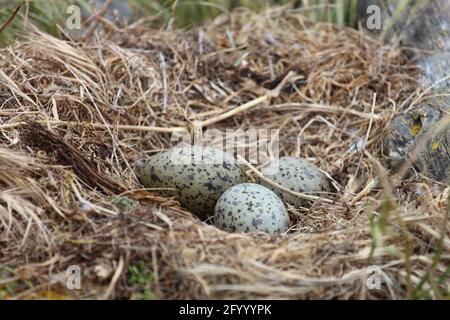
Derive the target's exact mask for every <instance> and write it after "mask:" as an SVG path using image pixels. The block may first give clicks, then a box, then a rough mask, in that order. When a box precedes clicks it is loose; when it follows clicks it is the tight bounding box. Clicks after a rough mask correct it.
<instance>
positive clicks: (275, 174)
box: [258, 157, 330, 207]
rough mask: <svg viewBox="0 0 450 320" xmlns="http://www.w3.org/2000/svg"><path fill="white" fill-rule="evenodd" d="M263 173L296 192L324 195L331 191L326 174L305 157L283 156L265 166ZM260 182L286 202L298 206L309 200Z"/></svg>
mask: <svg viewBox="0 0 450 320" xmlns="http://www.w3.org/2000/svg"><path fill="white" fill-rule="evenodd" d="M261 173H262V174H263V175H264V176H266V177H267V178H269V179H270V180H272V181H274V182H276V183H278V184H280V185H282V186H284V187H286V188H288V189H290V190H292V191H295V192H301V193H305V194H308V195H316V196H319V195H322V196H323V195H324V193H326V192H329V191H330V186H329V183H328V180H327V178H326V176H325V175H324V174H323V173H322V172H320V170H319V168H317V167H316V166H315V165H314V164H312V163H311V162H309V161H306V160H304V159H300V158H295V157H282V158H280V159H278V160H276V161H274V162H272V163H270V164H269V165H268V166H266V167H264V168H263V169H262V170H261ZM258 182H259V183H261V184H262V185H265V186H267V187H268V188H270V189H271V190H273V191H274V192H275V193H276V194H277V195H278V196H280V198H281V199H282V200H283V201H284V202H285V203H289V204H291V205H293V206H296V207H300V206H304V205H305V204H306V203H307V200H305V199H302V198H299V197H296V196H295V195H292V194H289V193H288V192H286V191H282V190H279V189H277V188H275V187H272V186H270V185H269V184H267V183H266V182H264V181H262V180H260V181H258Z"/></svg>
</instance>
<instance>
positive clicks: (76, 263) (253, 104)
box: [0, 9, 450, 299]
mask: <svg viewBox="0 0 450 320" xmlns="http://www.w3.org/2000/svg"><path fill="white" fill-rule="evenodd" d="M90 23H91V24H95V25H97V28H96V29H95V30H94V29H93V28H88V32H86V34H85V35H84V37H83V38H82V39H81V40H79V41H73V40H70V39H68V38H65V39H64V37H62V38H63V39H64V40H62V39H58V38H55V37H53V36H50V35H48V34H44V33H41V32H39V31H36V30H34V31H32V32H30V33H29V34H28V35H27V37H26V38H25V39H24V40H22V41H20V42H17V43H16V44H14V45H13V46H11V47H8V48H5V49H2V50H1V51H0V55H1V59H0V66H1V68H0V81H1V86H0V120H1V121H0V132H1V136H0V172H1V173H0V246H1V250H0V252H1V253H0V292H2V293H3V296H4V297H7V298H22V299H23V298H26V299H29V298H64V299H70V298H104V299H111V298H142V297H144V298H152V297H153V298H165V299H173V298H181V299H183V298H189V299H202V298H214V299H234V298H237V299H247V298H275V299H278V298H282V299H299V298H300V299H303V298H308V299H310V298H320V299H335V298H339V299H361V298H362V299H386V298H389V299H402V298H410V297H426V298H441V297H443V295H445V294H448V288H449V282H448V278H447V275H448V272H449V268H448V264H449V261H450V242H449V240H448V235H449V234H448V230H447V228H448V219H447V218H448V216H447V215H448V209H446V198H447V196H448V188H447V189H445V188H446V187H447V186H445V185H439V184H437V183H433V182H432V181H430V180H427V178H425V177H422V176H421V175H419V174H415V175H413V176H411V177H409V178H408V179H396V178H395V175H393V174H392V173H390V172H389V171H388V170H387V169H385V168H386V166H385V164H384V160H383V159H384V158H383V154H382V149H381V140H382V138H383V135H384V134H385V133H386V130H387V127H388V124H389V123H390V121H391V120H392V118H393V117H394V116H395V115H396V114H397V113H399V112H401V107H402V104H404V102H405V101H409V100H411V99H413V98H414V97H416V96H418V94H420V92H419V91H420V90H419V89H418V84H417V82H416V81H415V78H416V75H417V69H416V68H415V66H414V65H413V64H411V63H410V62H409V60H408V58H407V57H406V55H405V54H404V52H403V51H402V50H401V48H397V47H392V46H384V45H382V44H381V43H379V42H378V41H376V40H374V39H371V38H370V37H367V36H366V35H364V34H363V33H362V32H360V31H357V30H354V29H350V28H338V27H336V26H334V25H331V24H314V23H312V22H310V21H309V20H308V19H307V18H305V17H304V16H302V15H301V13H299V12H298V11H289V10H280V9H271V10H269V11H265V12H264V13H262V14H260V15H258V14H255V13H251V12H249V11H246V10H237V11H235V12H234V13H232V14H225V15H222V16H219V17H218V18H216V19H215V20H214V21H212V22H210V23H208V24H206V25H203V26H201V27H199V28H191V29H188V30H160V29H151V28H149V27H146V26H145V24H144V23H140V22H137V23H135V24H133V25H130V26H128V27H120V26H115V25H112V24H111V23H109V22H107V21H106V20H104V19H102V18H101V17H96V19H94V20H92V21H91V22H90ZM196 123H197V124H198V123H200V125H201V127H202V129H203V130H205V129H207V128H216V129H220V130H225V129H230V128H232V129H237V128H241V129H248V128H265V129H276V130H278V132H279V141H280V155H281V156H287V155H289V156H299V157H302V158H306V159H308V160H310V161H312V162H314V163H315V164H316V165H317V166H319V167H320V168H321V169H322V170H323V171H324V172H326V173H327V175H328V176H329V177H330V178H332V181H333V192H332V194H329V195H327V196H326V197H323V198H322V199H319V200H316V201H314V202H313V203H311V205H310V206H308V207H305V208H293V207H289V213H290V215H291V220H292V221H293V226H292V228H291V229H290V231H289V232H288V233H286V234H283V235H279V236H271V235H266V234H263V233H250V234H232V233H227V232H224V231H222V230H219V229H217V228H216V227H214V226H213V225H212V224H211V223H210V222H209V221H206V222H205V221H201V220H199V219H198V218H197V217H196V216H195V215H193V214H192V213H190V212H188V211H186V210H185V209H183V208H182V207H181V206H180V205H179V203H178V201H177V199H176V198H171V197H165V196H163V195H162V194H160V193H158V191H155V190H148V189H145V188H143V186H142V185H141V184H140V183H139V181H138V179H137V177H136V175H135V172H134V169H133V163H134V162H135V161H136V160H138V159H142V158H145V157H148V156H150V155H152V154H154V153H156V152H159V151H161V150H163V149H166V148H169V147H171V146H172V145H173V139H172V137H173V135H174V133H176V132H179V131H181V130H183V128H186V129H187V130H192V128H193V127H195V124H196ZM260 167H261V166H260V165H259V164H258V165H254V166H251V167H250V166H249V167H247V168H248V171H247V174H248V175H249V179H253V180H255V178H256V175H257V173H258V170H259V169H260ZM394 173H395V172H394ZM119 195H120V196H123V195H126V196H127V197H128V198H129V199H131V200H129V201H130V202H129V203H131V204H132V205H131V206H123V205H119V204H118V203H120V201H116V200H117V199H122V200H123V198H117V197H118V196H119ZM70 268H72V269H73V268H75V269H74V270H79V271H80V272H81V288H80V289H78V290H70V286H69V288H68V286H67V281H68V278H67V270H71V269H70ZM77 268H78V269H77ZM374 277H375V278H374Z"/></svg>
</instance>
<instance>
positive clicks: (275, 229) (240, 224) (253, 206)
mask: <svg viewBox="0 0 450 320" xmlns="http://www.w3.org/2000/svg"><path fill="white" fill-rule="evenodd" d="M214 225H215V226H216V227H218V228H220V229H222V230H225V231H228V232H256V231H261V232H266V233H268V234H280V233H283V232H286V231H287V230H288V229H289V225H290V220H289V214H288V212H287V210H286V207H285V206H284V204H283V202H282V201H281V199H280V198H279V197H278V196H277V195H276V194H275V193H274V192H273V191H271V190H269V189H268V188H266V187H264V186H261V185H259V184H255V183H242V184H238V185H235V186H233V187H231V188H230V189H228V190H227V191H225V192H224V193H223V195H222V196H221V197H220V199H219V201H217V204H216V207H215V210H214Z"/></svg>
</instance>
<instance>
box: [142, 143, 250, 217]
mask: <svg viewBox="0 0 450 320" xmlns="http://www.w3.org/2000/svg"><path fill="white" fill-rule="evenodd" d="M136 169H137V174H138V176H139V178H140V180H141V182H142V184H143V185H144V186H145V187H147V188H172V189H175V190H174V191H172V192H168V194H169V195H177V196H178V197H179V200H180V203H181V205H182V206H183V207H184V208H186V209H188V210H189V211H191V212H192V213H194V214H196V215H197V216H198V217H199V218H201V219H206V218H208V217H209V216H212V215H213V214H214V206H215V204H216V202H217V200H218V199H219V197H220V196H221V195H222V193H223V192H224V191H225V190H227V189H228V188H230V187H232V186H234V185H236V184H239V183H243V182H245V173H244V171H243V170H242V168H241V166H240V165H238V164H237V163H236V161H235V159H234V158H233V157H232V156H230V155H229V154H228V153H225V152H223V151H222V150H219V149H215V148H211V147H201V146H184V147H176V148H173V149H171V150H168V151H166V152H161V153H159V154H156V155H154V156H152V157H151V158H150V159H148V160H146V161H145V162H143V163H142V162H141V163H140V164H139V165H138V166H137V168H136Z"/></svg>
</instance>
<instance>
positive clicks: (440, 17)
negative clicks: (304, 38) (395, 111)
mask: <svg viewBox="0 0 450 320" xmlns="http://www.w3.org/2000/svg"><path fill="white" fill-rule="evenodd" d="M401 2H402V1H401V0H396V1H387V0H361V1H359V7H358V14H359V19H360V21H361V23H362V26H363V27H366V26H367V19H368V17H369V15H370V14H368V13H367V8H368V6H370V5H377V6H379V8H380V9H381V17H382V21H381V25H382V28H384V29H383V30H384V31H385V34H386V38H385V40H393V39H395V40H399V41H400V43H401V44H402V45H404V46H408V47H414V48H417V49H420V50H426V52H425V53H421V54H420V56H417V57H414V56H412V57H413V58H416V59H417V64H418V66H419V67H420V69H421V71H422V73H421V76H420V78H419V79H418V80H419V82H420V83H421V85H422V87H423V89H428V88H431V89H430V93H431V97H430V98H428V99H424V100H422V101H420V103H419V104H418V105H417V106H416V107H414V108H413V109H412V110H410V111H408V112H406V111H405V113H404V114H402V115H400V116H398V117H397V118H396V119H394V120H393V122H392V123H391V126H390V128H389V132H388V134H387V135H386V137H385V138H384V141H383V152H384V154H385V155H387V156H388V159H389V160H390V165H391V166H392V167H393V168H397V167H399V166H400V165H401V164H402V163H404V161H405V160H406V159H408V157H410V156H412V155H413V154H414V150H416V149H417V148H420V146H421V144H422V143H421V141H426V142H425V144H424V147H422V148H420V149H422V150H421V151H420V152H418V154H417V157H415V159H416V160H415V161H414V163H413V164H414V166H415V168H416V169H417V170H419V171H421V172H423V173H424V174H426V175H427V176H428V177H430V178H432V179H435V180H437V181H441V182H444V183H449V179H450V178H449V175H450V174H449V170H450V126H449V125H447V126H444V127H442V130H439V131H437V132H433V131H435V130H434V129H435V128H436V127H440V124H441V123H443V122H445V121H446V119H444V118H446V117H448V116H447V115H448V114H449V112H450V97H448V96H444V95H443V94H448V93H449V90H450V79H445V78H446V77H448V76H449V75H450V1H447V0H431V1H411V2H410V4H408V5H407V6H406V7H405V9H404V12H403V14H401V15H398V16H397V19H396V20H395V23H392V28H391V29H390V30H389V31H386V30H387V29H386V28H387V27H388V26H389V25H390V22H389V21H390V19H391V18H392V16H394V15H395V12H396V7H397V5H399V4H400V3H401ZM383 30H372V31H371V32H373V33H375V34H382V33H383ZM406 107H407V108H408V107H409V106H406ZM431 133H432V134H431ZM413 159H414V157H413Z"/></svg>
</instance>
